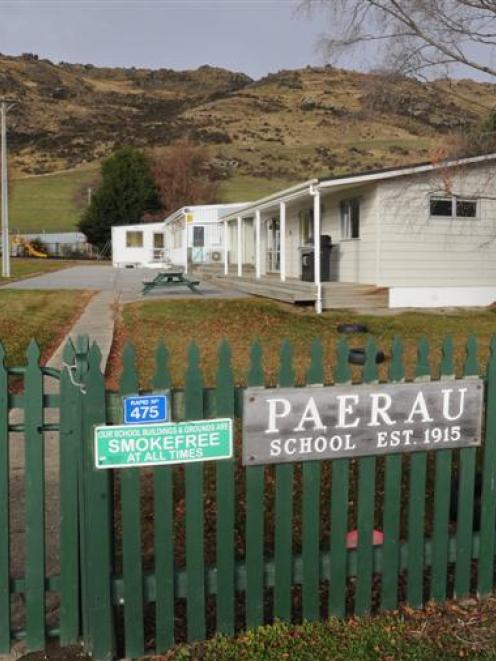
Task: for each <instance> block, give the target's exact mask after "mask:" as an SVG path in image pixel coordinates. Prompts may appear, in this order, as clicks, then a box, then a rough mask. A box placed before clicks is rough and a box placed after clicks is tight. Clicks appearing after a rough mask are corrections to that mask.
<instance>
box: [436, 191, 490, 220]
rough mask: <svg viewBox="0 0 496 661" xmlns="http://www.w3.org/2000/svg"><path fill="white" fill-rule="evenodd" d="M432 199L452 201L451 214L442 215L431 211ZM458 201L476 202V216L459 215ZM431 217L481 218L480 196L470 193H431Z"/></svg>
mask: <svg viewBox="0 0 496 661" xmlns="http://www.w3.org/2000/svg"><path fill="white" fill-rule="evenodd" d="M432 200H444V201H448V200H449V201H451V214H446V215H441V214H433V213H432V212H431V202H432ZM458 202H475V216H458V215H457V213H456V208H457V204H458ZM429 217H430V218H456V219H457V220H470V221H473V220H478V219H479V218H480V198H477V197H470V196H469V195H434V194H432V195H429Z"/></svg>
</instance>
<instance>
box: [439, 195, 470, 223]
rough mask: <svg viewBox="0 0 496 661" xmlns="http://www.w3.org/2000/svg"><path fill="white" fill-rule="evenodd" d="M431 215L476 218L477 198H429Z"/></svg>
mask: <svg viewBox="0 0 496 661" xmlns="http://www.w3.org/2000/svg"><path fill="white" fill-rule="evenodd" d="M430 213H431V216H442V217H444V218H477V200H474V199H470V198H463V197H456V195H453V196H451V197H438V196H432V197H431V198H430Z"/></svg>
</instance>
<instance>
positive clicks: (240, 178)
mask: <svg viewBox="0 0 496 661" xmlns="http://www.w3.org/2000/svg"><path fill="white" fill-rule="evenodd" d="M292 183H293V184H294V183H295V182H292ZM288 186H291V183H290V182H287V181H284V180H283V179H263V178H262V177H250V176H248V175H235V176H234V177H230V178H229V179H226V181H224V182H223V183H222V186H221V189H220V193H221V196H220V197H221V200H220V201H221V202H226V203H227V202H250V201H251V200H258V199H259V198H261V197H265V196H266V195H271V194H272V193H275V192H276V191H278V190H281V189H283V188H287V187H288Z"/></svg>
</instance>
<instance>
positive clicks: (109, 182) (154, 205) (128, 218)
mask: <svg viewBox="0 0 496 661" xmlns="http://www.w3.org/2000/svg"><path fill="white" fill-rule="evenodd" d="M158 209H160V201H159V196H158V191H157V187H156V184H155V180H154V178H153V176H152V174H151V172H150V165H149V163H148V159H147V158H146V156H145V155H144V154H143V152H141V151H139V150H137V149H133V148H131V147H125V148H123V149H119V150H118V151H116V152H115V153H114V154H113V155H112V156H110V157H109V158H108V159H106V160H105V161H104V162H103V163H102V166H101V183H100V185H99V186H98V189H97V190H96V191H95V193H94V194H93V197H92V200H91V204H90V205H89V207H88V208H87V209H86V211H85V213H84V215H83V217H82V219H81V221H80V222H79V229H80V230H81V232H83V233H84V234H85V235H86V237H87V239H88V241H89V243H91V244H93V245H94V246H97V247H98V248H102V247H103V246H104V245H105V244H106V243H107V242H108V241H109V240H110V228H111V227H112V225H132V224H135V223H140V222H142V219H143V214H144V213H145V212H153V211H157V210H158Z"/></svg>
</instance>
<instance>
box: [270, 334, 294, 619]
mask: <svg viewBox="0 0 496 661" xmlns="http://www.w3.org/2000/svg"><path fill="white" fill-rule="evenodd" d="M292 361H293V351H292V347H291V345H290V344H289V342H287V341H285V342H284V343H283V345H282V347H281V358H280V368H279V377H278V382H279V386H281V387H284V386H292V385H293V384H294V371H293V364H292ZM275 475H276V487H275V515H274V519H275V521H274V525H275V532H274V565H275V585H274V618H276V619H278V620H285V621H289V620H290V619H291V587H292V578H293V577H292V571H293V559H292V556H293V477H294V468H293V465H292V464H278V465H276V467H275Z"/></svg>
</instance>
